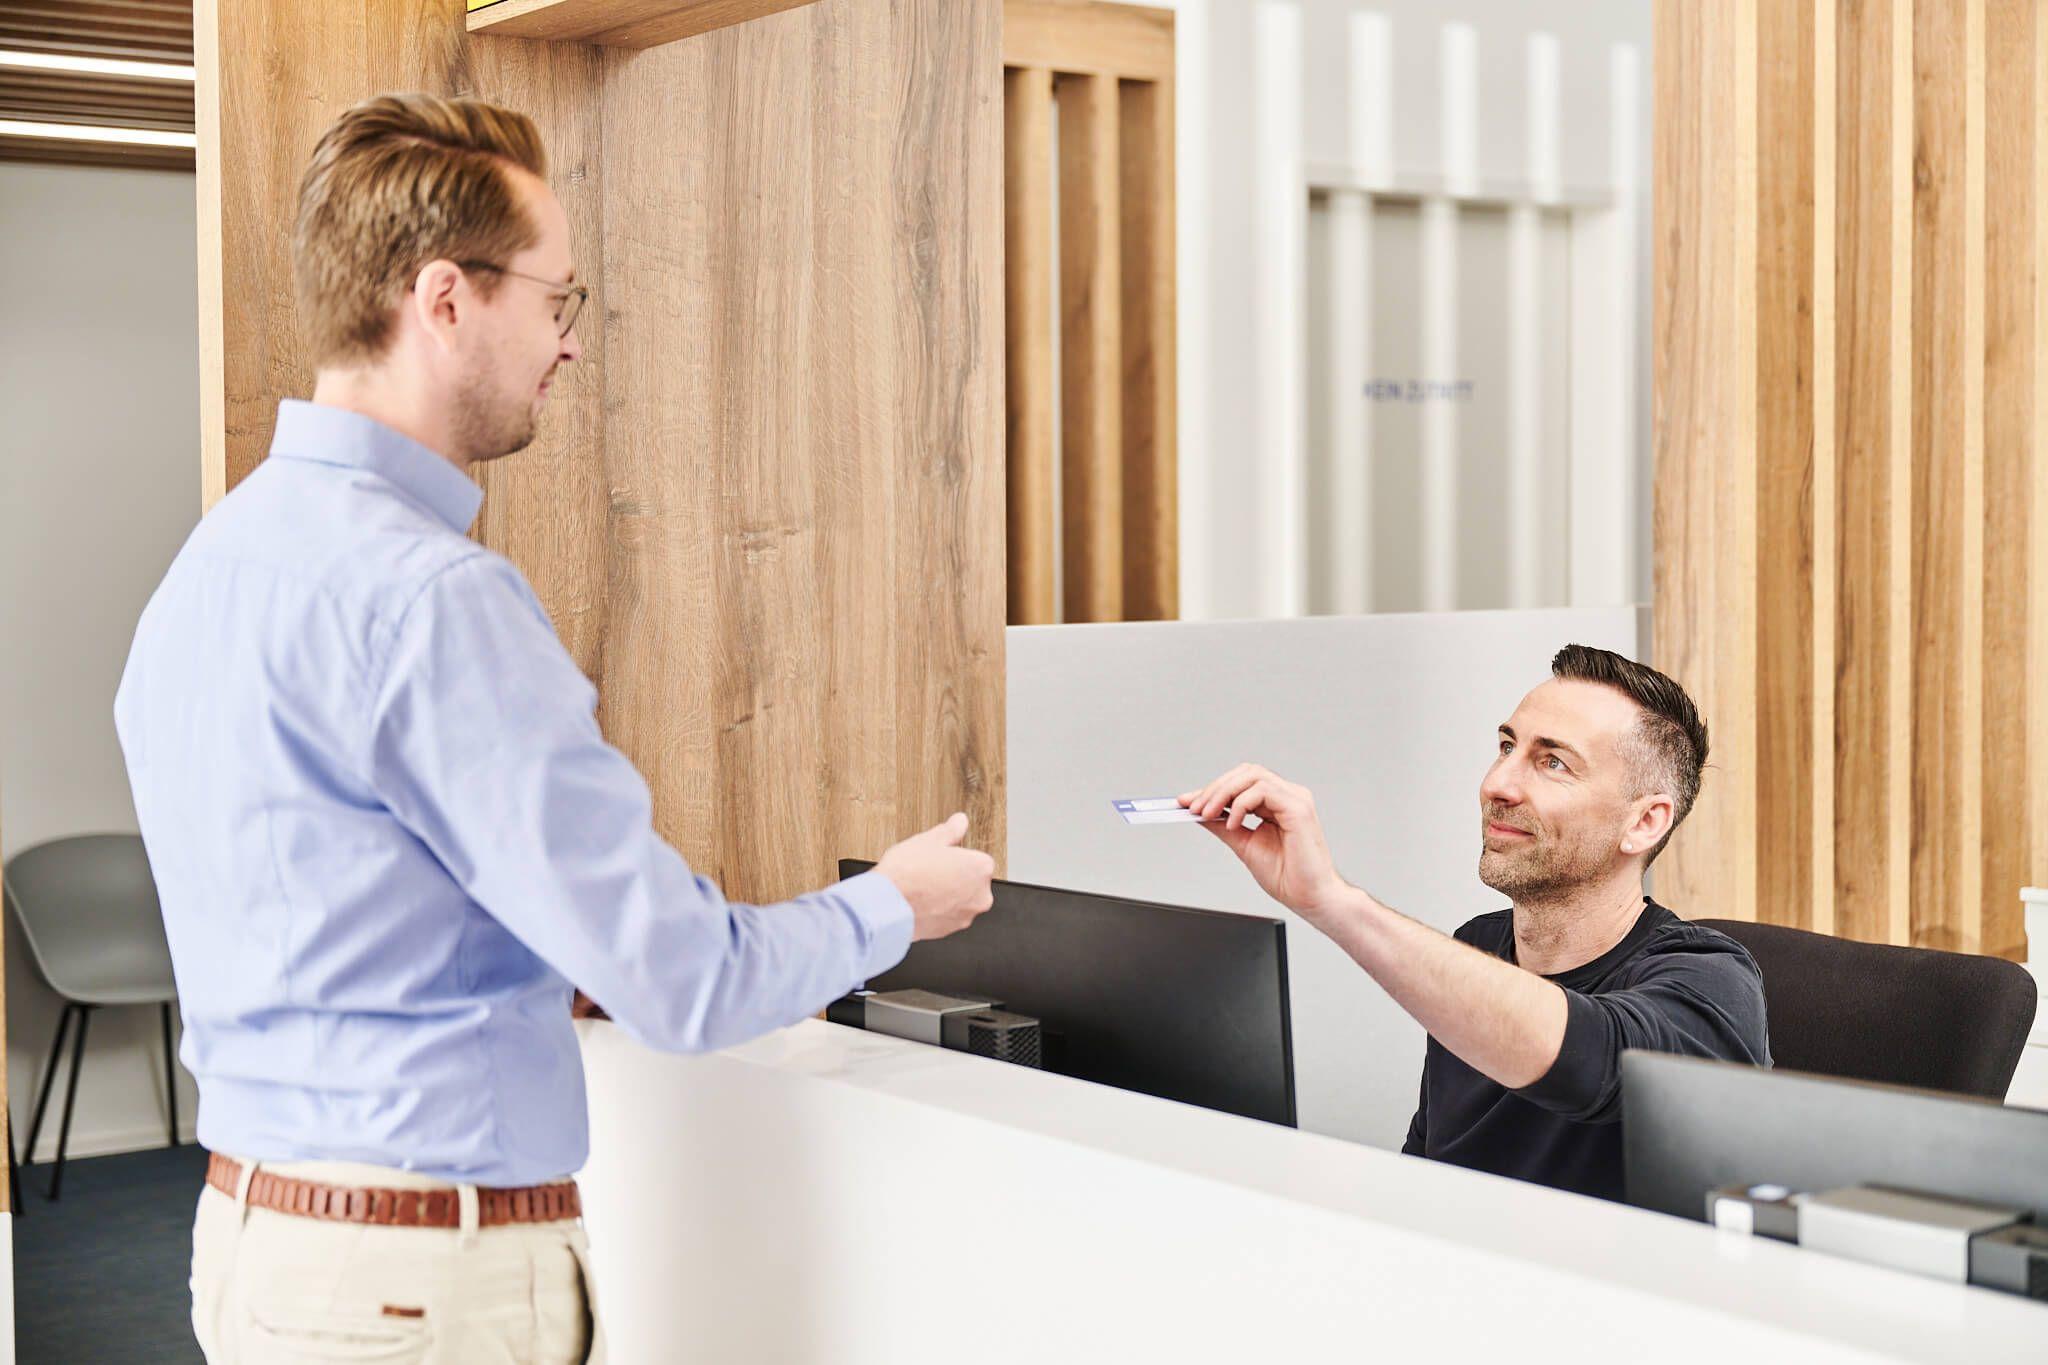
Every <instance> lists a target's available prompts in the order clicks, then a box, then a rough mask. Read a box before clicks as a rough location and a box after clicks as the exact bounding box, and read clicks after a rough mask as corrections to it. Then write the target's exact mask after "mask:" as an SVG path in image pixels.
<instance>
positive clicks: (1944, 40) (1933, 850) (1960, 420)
mask: <svg viewBox="0 0 2048 1365" xmlns="http://www.w3.org/2000/svg"><path fill="white" fill-rule="evenodd" d="M1982 13H1983V9H1982V0H1962V3H1949V0H1918V3H1917V4H1916V5H1915V8H1914V15H1913V33H1912V39H1913V129H1914V132H1913V147H1914V163H1913V217H1912V225H1913V228H1912V230H1913V264H1912V276H1911V278H1912V290H1913V301H1912V320H1913V321H1912V340H1913V346H1912V352H1913V379H1912V384H1913V389H1912V407H1913V435H1912V452H1911V460H1912V480H1913V482H1912V495H1911V504H1910V505H1911V513H1910V526H1909V528H1908V530H1909V534H1910V537H1911V545H1912V552H1911V554H1912V558H1911V583H1912V605H1911V607H1910V609H1909V615H1908V617H1907V618H1906V619H1907V620H1908V621H1909V622H1910V623H1911V625H1910V634H1911V639H1912V651H1913V652H1912V662H1911V672H1910V674H1909V678H1910V686H1911V692H1912V707H1913V738H1912V741H1911V744H1910V746H1909V752H1910V755H1911V758H1910V762H1911V766H1912V804H1911V814H1912V831H1911V835H1910V841H1909V843H1908V844H1907V846H1906V848H1905V849H1904V850H1903V854H1904V856H1905V857H1906V858H1907V860H1908V867H1909V870H1910V876H1911V883H1912V889H1911V893H1910V901H1909V905H1910V907H1911V909H1910V927H1909V931H1908V932H1909V936H1910V940H1911V941H1912V942H1914V943H1916V944H1920V945H1923V946H1926V947H1932V948H1945V949H1949V950H1951V951H1958V952H1971V951H1975V949H1976V946H1977V937H1978V929H1979V926H1980V924H1981V913H1982V897H1981V891H1980V888H1979V877H1980V875H1981V871H1982V863H1981V860H1980V859H1981V855H1980V853H1979V852H1978V843H1979V840H1978V837H1977V836H1978V834H1979V832H1980V831H1979V826H1980V823H1981V822H1980V820H1979V818H1978V806H1979V802H1980V801H1981V800H1982V797H1983V788H1982V785H1981V779H1980V775H1979V774H1980V765H1981V755H1982V729H1981V714H1982V712H1981V701H1982V694H1981V689H1980V685H1979V681H1978V670H1979V668H1980V666H1981V656H1980V654H1979V652H1978V651H1979V650H1980V649H1981V640H1980V639H1979V638H1976V637H1979V636H1981V623H1982V614H1981V613H1982V605H1983V598H1982V595H1981V593H1980V591H1979V590H1978V588H1977V585H1979V584H1981V583H1983V581H1984V576H1983V568H1982V553H1981V547H1982V534H1983V507H1982V499H1983V485H1982V473H1983V427H1982V408H1981V400H1982V394H1983V389H1982V383H1983V369H1982V364H1983V343H1982V332H1983V321H1982V320H1983V312H1982V310H1983V306H1984V292H1983V279H1982V275H1983V174H1982V158H1981V155H1974V156H1973V153H1972V148H1971V143H1972V141H1973V140H1974V139H1975V138H1977V137H1981V134H1982V130H1981V128H1973V127H1972V126H1971V120H1970V117H1969V115H1970V107H1971V104H1972V100H1971V95H1970V92H1971V87H1972V85H1973V84H1975V85H1976V86H1977V87H1978V99H1977V101H1976V103H1978V104H1979V105H1981V79H1974V80H1973V77H1978V78H1980V77H1981V65H1979V64H1980V63H1981V60H1982V47H1981V43H1977V44H1973V42H1972V40H1973V39H1977V38H1981V33H1979V32H1975V31H1973V29H1981V16H1982ZM1973 20H1976V21H1979V22H1976V23H1974V24H1973ZM1973 48H1974V51H1973ZM1973 500H1974V503H1973ZM1897 512H1898V509H1897V508H1896V507H1895V508H1894V515H1895V516H1896V515H1897ZM1973 544H1974V545H1975V547H1976V549H1975V550H1974V551H1973V549H1972V546H1973ZM1973 560H1974V561H1975V563H1974V565H1973V563H1972V561H1973ZM1973 567H1974V568H1975V569H1976V573H1975V575H1974V577H1966V575H1968V574H1969V573H1970V571H1971V569H1972V568H1973ZM1901 853H1902V850H1901V849H1899V848H1897V847H1894V849H1893V856H1894V857H1895V858H1896V857H1898V856H1900V855H1901Z"/></svg>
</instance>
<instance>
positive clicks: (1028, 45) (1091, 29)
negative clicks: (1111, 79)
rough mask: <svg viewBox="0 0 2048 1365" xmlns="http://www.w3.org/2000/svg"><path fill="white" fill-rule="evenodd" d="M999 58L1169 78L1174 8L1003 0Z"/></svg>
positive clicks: (1090, 0) (1096, 0) (1085, 0)
mask: <svg viewBox="0 0 2048 1365" xmlns="http://www.w3.org/2000/svg"><path fill="white" fill-rule="evenodd" d="M1003 61H1004V63H1005V64H1006V65H1009V66H1019V67H1038V68H1042V69H1044V70H1047V71H1059V72H1064V73H1069V74H1075V75H1082V74H1087V75H1098V76H1118V77H1122V78H1123V79H1125V80H1138V81H1157V80H1172V79H1173V11H1172V10H1170V9H1159V8H1156V7H1153V6H1148V5H1116V4H1104V3H1101V0H1004V4H1003Z"/></svg>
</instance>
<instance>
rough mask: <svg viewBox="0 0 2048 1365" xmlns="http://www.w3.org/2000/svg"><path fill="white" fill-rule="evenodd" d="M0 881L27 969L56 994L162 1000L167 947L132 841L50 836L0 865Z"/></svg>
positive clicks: (141, 857) (149, 881)
mask: <svg viewBox="0 0 2048 1365" xmlns="http://www.w3.org/2000/svg"><path fill="white" fill-rule="evenodd" d="M0 882H4V886H5V892H6V900H7V908H8V910H9V911H10V912H12V913H13V915H14V917H15V920H16V922H17V923H19V924H20V925H21V930H22V936H23V938H25V939H26V940H27V941H28V947H29V953H30V955H31V957H33V959H34V961H35V967H36V970H37V971H38V972H40V973H41V974H42V977H43V979H44V980H45V981H47V982H48V983H49V984H50V986H51V987H52V988H53V989H54V990H56V991H57V993H58V994H60V995H63V996H65V997H66V998H68V999H73V1000H84V1001H87V1002H89V1003H95V1004H121V1003H135V1002H140V1001H145V1000H164V999H169V998H170V997H171V993H172V989H173V981H172V977H171V949H170V945H169V943H168V942H167V941H166V940H165V937H164V916H163V909H162V907H161V906H160V905H159V904H158V901H157V894H156V880H155V878H153V877H152V876H151V875H150V871H149V856H148V854H147V853H145V852H144V851H143V847H142V840H141V839H139V838H137V837H136V836H135V835H133V834H82V835H75V836H73V837H71V838H66V839H53V840H51V841H50V842H48V843H43V844H37V845H36V846H35V847H33V848H25V849H23V850H22V851H21V852H19V853H17V854H15V855H14V856H13V857H12V858H10V859H8V860H7V866H6V868H5V870H4V873H0Z"/></svg>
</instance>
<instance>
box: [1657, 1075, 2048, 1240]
mask: <svg viewBox="0 0 2048 1365" xmlns="http://www.w3.org/2000/svg"><path fill="white" fill-rule="evenodd" d="M1621 1113H1622V1124H1623V1132H1622V1147H1623V1160H1624V1162H1625V1172H1626V1183H1627V1189H1628V1202H1629V1203H1631V1204H1634V1205H1636V1206H1637V1207H1639V1208H1646V1209H1656V1210H1658V1211H1660V1212H1662V1213H1675V1214H1678V1215H1679V1216H1681V1217H1684V1218H1692V1219H1696V1220H1699V1221H1702V1222H1704V1221H1705V1220H1706V1196H1707V1191H1709V1190H1715V1189H1720V1188H1722V1187H1724V1186H1727V1185H1753V1184H1769V1185H1783V1186H1785V1187H1786V1188H1787V1189H1791V1190H1795V1191H1805V1192H1808V1193H1814V1192H1818V1191H1820V1190H1832V1189H1840V1188H1842V1187H1844V1186H1848V1185H1889V1186H1892V1187H1894V1188H1898V1189H1904V1190H1915V1191H1919V1192H1921V1193H1925V1194H1933V1195H1946V1196H1948V1197H1950V1198H1952V1199H1964V1200H1971V1201H1975V1202H1979V1203H1986V1204H1998V1205H2002V1206H2006V1207H2013V1208H2022V1209H2031V1210H2032V1211H2033V1214H2034V1217H2036V1218H2037V1219H2048V1111H2044V1110H2039V1109H2020V1108H2014V1107H2011V1106H2008V1105H2002V1104H1994V1103H1992V1102H1991V1101H1989V1100H1980V1099H1974V1098H1970V1097H1968V1096H1963V1095H1950V1094H1943V1093H1942V1092H1940V1091H1934V1090H1915V1089H1911V1088H1908V1087H1906V1086H1898V1085H1878V1084H1874V1083H1872V1082H1869V1081H1845V1080H1837V1079H1835V1078H1833V1077H1829V1076H1815V1075H1810V1074H1808V1073H1806V1072H1802V1071H1767V1070H1765V1069H1763V1068H1761V1067H1755V1066H1748V1065H1744V1064H1742V1063H1739V1062H1717V1061H1707V1060H1704V1059H1702V1058H1697V1057H1673V1056H1667V1055H1664V1054H1662V1053H1655V1052H1636V1051H1630V1052H1626V1053H1623V1054H1622V1058H1621Z"/></svg>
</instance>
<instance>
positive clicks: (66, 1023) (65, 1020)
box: [21, 1000, 78, 1166]
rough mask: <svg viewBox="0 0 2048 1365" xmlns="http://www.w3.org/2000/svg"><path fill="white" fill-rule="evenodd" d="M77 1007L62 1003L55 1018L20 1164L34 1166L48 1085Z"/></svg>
mask: <svg viewBox="0 0 2048 1365" xmlns="http://www.w3.org/2000/svg"><path fill="white" fill-rule="evenodd" d="M77 1008H78V1006H76V1005H74V1004H72V1003H71V1002H70V1001H69V1000H66V1001H65V1002H64V1012H63V1013H62V1014H59V1015H58V1016H57V1037H56V1040H55V1041H53V1042H52V1043H51V1044H50V1058H49V1060H48V1061H46V1062H44V1063H43V1084H42V1088H41V1089H39V1090H38V1091H37V1092H36V1108H35V1113H34V1114H33V1115H32V1116H31V1117H30V1118H29V1121H28V1141H27V1142H26V1143H24V1144H23V1145H22V1149H21V1164H22V1165H24V1166H33V1165H35V1164H36V1139H37V1138H39V1137H41V1136H42V1135H43V1111H44V1109H46V1108H47V1107H48V1106H49V1103H50V1083H51V1082H52V1081H54V1080H56V1079H57V1059H58V1058H59V1057H61V1056H63V1055H64V1035H65V1034H67V1033H69V1032H70V1031H71V1012H72V1011H73V1010H75V1009H77Z"/></svg>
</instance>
